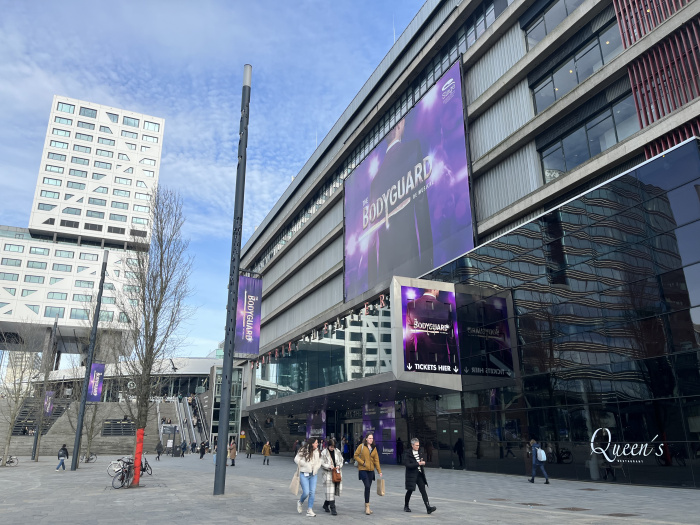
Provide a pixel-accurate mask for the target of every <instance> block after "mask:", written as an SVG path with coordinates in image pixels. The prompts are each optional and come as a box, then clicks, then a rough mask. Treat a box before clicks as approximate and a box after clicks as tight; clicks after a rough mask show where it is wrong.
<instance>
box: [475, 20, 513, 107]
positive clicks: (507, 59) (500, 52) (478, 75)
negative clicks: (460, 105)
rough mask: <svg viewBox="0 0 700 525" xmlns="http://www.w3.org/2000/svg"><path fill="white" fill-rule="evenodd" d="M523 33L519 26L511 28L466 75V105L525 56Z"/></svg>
mask: <svg viewBox="0 0 700 525" xmlns="http://www.w3.org/2000/svg"><path fill="white" fill-rule="evenodd" d="M525 53H527V47H526V44H525V33H524V32H523V30H522V29H520V25H519V24H515V25H514V26H513V27H511V28H510V29H509V30H508V32H507V33H506V34H504V35H503V36H502V37H501V38H500V39H499V40H498V42H496V44H495V45H494V46H493V47H492V48H491V49H489V50H488V51H487V52H486V54H485V55H484V56H483V57H481V58H480V59H479V60H478V61H477V62H476V63H475V64H474V65H473V66H472V67H471V68H469V70H468V71H467V74H466V79H465V83H464V84H465V87H466V93H467V103H468V104H471V103H472V102H474V101H475V100H476V99H477V98H479V97H480V96H481V94H482V93H484V91H486V90H487V89H488V88H490V87H491V86H492V85H493V84H494V83H495V82H496V80H498V79H499V78H501V76H503V74H505V72H506V71H508V70H509V69H510V68H511V67H513V66H514V65H515V63H516V62H517V61H518V60H520V59H521V58H522V57H524V56H525Z"/></svg>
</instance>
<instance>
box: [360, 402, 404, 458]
mask: <svg viewBox="0 0 700 525" xmlns="http://www.w3.org/2000/svg"><path fill="white" fill-rule="evenodd" d="M370 433H371V434H374V443H375V445H376V447H377V452H378V453H379V461H380V463H395V462H396V411H395V409H394V403H393V402H388V403H386V404H384V403H377V404H372V405H370V404H366V405H364V406H363V407H362V436H363V437H365V436H367V434H370Z"/></svg>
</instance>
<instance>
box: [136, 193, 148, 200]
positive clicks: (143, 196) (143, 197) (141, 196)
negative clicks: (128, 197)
mask: <svg viewBox="0 0 700 525" xmlns="http://www.w3.org/2000/svg"><path fill="white" fill-rule="evenodd" d="M134 197H136V198H137V199H141V200H142V201H149V200H151V196H150V195H149V194H148V193H137V194H135V195H134Z"/></svg>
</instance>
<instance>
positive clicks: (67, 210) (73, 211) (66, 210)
mask: <svg viewBox="0 0 700 525" xmlns="http://www.w3.org/2000/svg"><path fill="white" fill-rule="evenodd" d="M63 213H69V214H70V215H80V213H81V211H80V208H63Z"/></svg>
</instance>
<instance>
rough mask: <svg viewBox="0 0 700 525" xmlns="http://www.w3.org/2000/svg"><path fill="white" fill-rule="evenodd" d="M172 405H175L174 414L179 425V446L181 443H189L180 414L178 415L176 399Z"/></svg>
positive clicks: (178, 407)
mask: <svg viewBox="0 0 700 525" xmlns="http://www.w3.org/2000/svg"><path fill="white" fill-rule="evenodd" d="M174 404H175V413H176V414H177V422H178V423H179V426H180V444H182V442H183V441H185V442H188V443H189V439H187V438H188V436H187V429H186V428H185V425H184V424H183V422H182V414H181V413H180V403H178V401H177V399H175V401H174ZM173 444H174V443H173Z"/></svg>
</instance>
